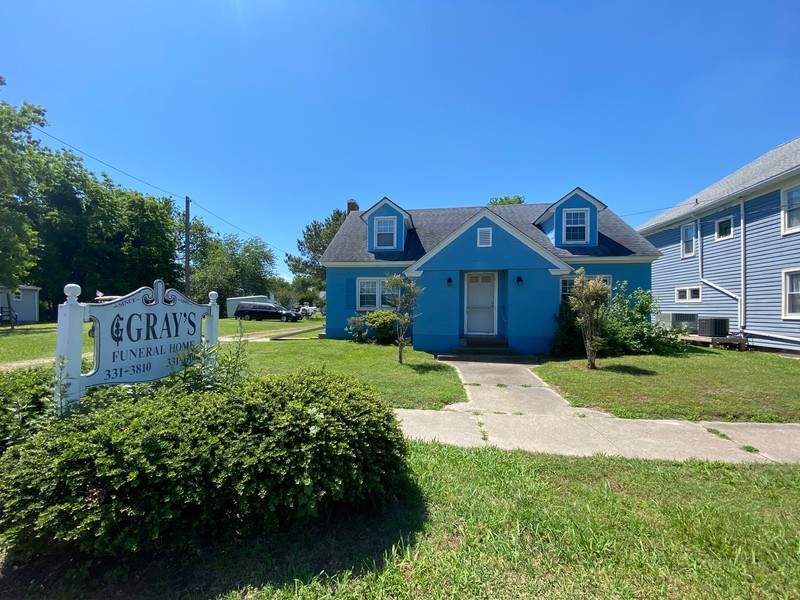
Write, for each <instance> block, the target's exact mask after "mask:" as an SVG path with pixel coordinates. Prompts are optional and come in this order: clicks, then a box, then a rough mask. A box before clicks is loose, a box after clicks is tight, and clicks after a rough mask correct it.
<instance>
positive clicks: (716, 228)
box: [714, 217, 735, 242]
mask: <svg viewBox="0 0 800 600" xmlns="http://www.w3.org/2000/svg"><path fill="white" fill-rule="evenodd" d="M723 221H730V222H731V232H730V234H728V235H726V236H724V237H720V235H719V224H720V223H722V222H723ZM734 233H735V232H734V229H733V217H725V218H723V219H717V220H716V221H715V222H714V241H715V242H721V241H723V240H732V239H733V236H734Z"/></svg>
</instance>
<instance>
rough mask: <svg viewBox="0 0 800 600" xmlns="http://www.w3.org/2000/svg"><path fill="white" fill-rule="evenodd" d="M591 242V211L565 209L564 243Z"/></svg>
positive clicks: (586, 209)
mask: <svg viewBox="0 0 800 600" xmlns="http://www.w3.org/2000/svg"><path fill="white" fill-rule="evenodd" d="M588 242H589V209H588V208H581V209H564V243H565V244H586V243H588Z"/></svg>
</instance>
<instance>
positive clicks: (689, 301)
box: [675, 285, 703, 304]
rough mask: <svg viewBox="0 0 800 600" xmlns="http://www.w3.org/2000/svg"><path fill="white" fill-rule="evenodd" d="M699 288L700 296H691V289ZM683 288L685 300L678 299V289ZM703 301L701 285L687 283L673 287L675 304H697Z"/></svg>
mask: <svg viewBox="0 0 800 600" xmlns="http://www.w3.org/2000/svg"><path fill="white" fill-rule="evenodd" d="M695 289H696V290H699V291H700V297H699V298H692V292H691V290H695ZM679 290H685V291H686V300H679V299H678V291H679ZM702 301H703V286H702V285H687V286H684V287H677V288H675V304H698V303H700V302H702Z"/></svg>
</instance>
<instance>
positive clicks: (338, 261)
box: [322, 188, 659, 354]
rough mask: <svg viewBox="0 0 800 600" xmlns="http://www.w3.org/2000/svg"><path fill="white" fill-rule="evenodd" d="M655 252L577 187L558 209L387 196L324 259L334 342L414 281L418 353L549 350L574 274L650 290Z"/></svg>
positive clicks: (349, 223)
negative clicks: (435, 203) (395, 285)
mask: <svg viewBox="0 0 800 600" xmlns="http://www.w3.org/2000/svg"><path fill="white" fill-rule="evenodd" d="M658 256H659V253H658V251H657V250H656V249H655V248H654V247H653V246H652V245H651V244H650V243H649V242H647V240H645V239H644V238H643V237H642V236H641V235H639V234H638V233H636V231H634V230H633V229H632V228H631V227H630V226H628V225H627V224H626V223H624V222H623V221H622V220H621V219H620V218H619V217H617V216H616V215H615V214H614V213H612V212H611V211H610V210H609V209H608V208H607V207H606V205H605V204H603V203H602V202H600V201H599V200H597V199H596V198H594V197H592V196H591V195H590V194H587V193H586V192H585V191H583V190H582V189H580V188H576V189H575V190H573V191H572V192H570V193H569V194H567V195H566V196H564V197H563V198H561V199H560V200H558V201H557V202H554V203H553V204H520V205H508V206H483V207H468V208H442V209H422V210H418V209H415V210H405V209H403V208H402V207H400V206H398V205H397V204H395V203H394V202H392V201H391V200H389V199H388V198H383V199H382V200H381V201H380V202H378V203H377V204H375V205H374V206H373V207H371V208H370V209H369V210H366V211H359V210H358V205H357V204H356V203H355V202H354V201H351V202H350V203H348V214H347V218H346V219H345V221H344V223H343V224H342V226H341V228H340V229H339V231H338V233H337V234H336V236H335V237H334V239H333V241H332V242H331V244H330V245H329V246H328V249H327V250H326V251H325V254H324V255H323V257H322V262H323V265H325V267H326V268H327V327H326V334H327V337H329V338H348V337H349V335H348V334H347V332H346V331H345V328H346V327H347V319H348V318H349V317H351V316H353V315H356V314H360V313H364V312H366V311H371V310H375V309H377V308H381V307H382V306H386V305H387V303H388V301H389V299H390V298H389V296H388V294H387V290H386V288H385V285H384V280H385V278H386V277H387V275H392V274H396V273H402V274H405V275H407V276H409V277H413V278H415V279H416V282H417V284H418V285H419V286H420V287H422V288H423V289H424V293H423V294H422V295H421V296H420V297H419V299H418V301H417V310H416V312H415V314H416V315H417V316H416V319H415V321H414V334H413V341H414V348H415V349H417V350H424V351H427V352H433V353H446V352H450V351H451V350H452V349H453V348H460V347H463V346H465V345H471V344H481V345H495V346H500V347H508V348H511V349H513V350H516V351H518V352H521V353H526V354H527V353H539V352H547V351H548V350H549V348H550V342H551V340H552V338H553V335H554V333H555V331H556V326H557V324H556V319H555V317H556V315H557V314H558V309H559V303H560V301H561V298H562V296H564V295H565V294H567V293H569V288H570V285H571V282H572V280H573V279H574V277H575V270H576V269H578V268H580V267H584V268H585V269H586V272H587V273H588V274H589V275H591V276H598V275H600V276H603V277H604V278H605V279H606V280H607V281H608V283H610V284H611V285H614V284H615V283H616V282H618V281H620V280H627V281H628V284H629V288H630V289H635V288H637V287H643V288H645V289H649V288H650V266H651V263H652V262H653V261H654V260H655V259H656V258H657V257H658Z"/></svg>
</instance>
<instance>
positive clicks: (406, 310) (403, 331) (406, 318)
mask: <svg viewBox="0 0 800 600" xmlns="http://www.w3.org/2000/svg"><path fill="white" fill-rule="evenodd" d="M386 285H387V286H388V288H389V289H390V290H391V293H392V309H391V310H392V312H394V314H395V330H396V332H397V362H398V363H400V364H401V365H402V364H403V349H404V348H405V347H406V346H408V345H409V343H410V340H409V339H408V337H407V335H408V330H409V328H410V327H411V324H412V323H413V322H414V316H415V315H414V309H415V308H416V304H417V298H418V297H419V296H420V295H421V294H422V292H423V291H424V290H423V288H421V287H419V286H418V285H417V282H416V281H414V280H413V279H409V278H407V277H404V276H403V275H392V276H391V277H389V278H388V279H387V280H386Z"/></svg>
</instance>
